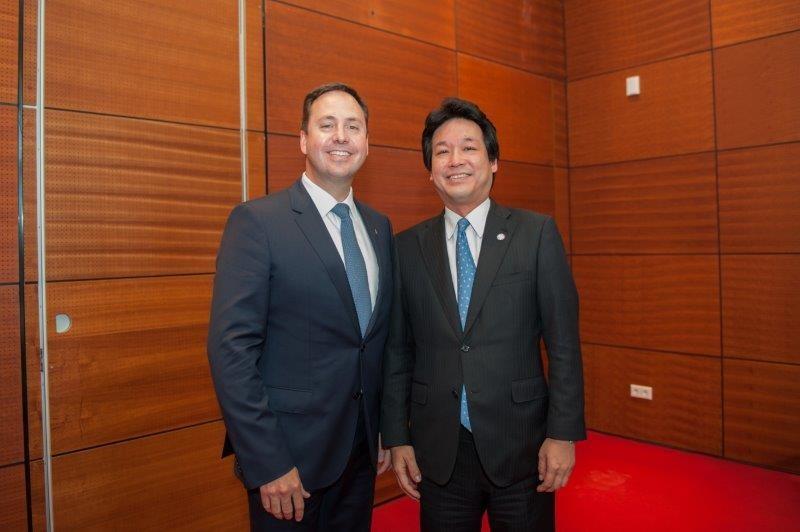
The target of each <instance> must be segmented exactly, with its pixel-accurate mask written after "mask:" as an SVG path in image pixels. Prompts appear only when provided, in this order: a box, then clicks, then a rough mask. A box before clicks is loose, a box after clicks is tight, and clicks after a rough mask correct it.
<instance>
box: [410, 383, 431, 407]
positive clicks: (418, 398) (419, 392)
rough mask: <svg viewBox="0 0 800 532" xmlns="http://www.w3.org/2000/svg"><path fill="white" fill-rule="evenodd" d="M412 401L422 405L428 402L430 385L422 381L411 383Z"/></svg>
mask: <svg viewBox="0 0 800 532" xmlns="http://www.w3.org/2000/svg"><path fill="white" fill-rule="evenodd" d="M411 401H412V402H414V403H417V404H420V405H424V404H425V403H427V402H428V385H427V384H422V383H421V382H412V383H411Z"/></svg>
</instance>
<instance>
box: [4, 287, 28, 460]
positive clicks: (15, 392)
mask: <svg viewBox="0 0 800 532" xmlns="http://www.w3.org/2000/svg"><path fill="white" fill-rule="evenodd" d="M18 292H19V289H18V287H17V286H16V285H6V286H0V316H2V321H0V427H2V430H0V466H3V465H6V464H12V463H17V462H22V461H23V460H24V459H25V454H24V448H23V445H24V443H23V425H22V421H23V420H22V372H21V371H20V340H19V332H20V321H19V297H18Z"/></svg>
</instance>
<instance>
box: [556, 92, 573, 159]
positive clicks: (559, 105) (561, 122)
mask: <svg viewBox="0 0 800 532" xmlns="http://www.w3.org/2000/svg"><path fill="white" fill-rule="evenodd" d="M552 87H553V142H554V143H555V145H554V146H553V164H554V165H556V166H561V167H563V168H566V167H567V166H569V145H568V142H569V138H568V136H567V131H568V128H567V84H566V82H564V83H553V85H552Z"/></svg>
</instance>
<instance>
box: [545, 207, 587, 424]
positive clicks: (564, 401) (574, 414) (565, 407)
mask: <svg viewBox="0 0 800 532" xmlns="http://www.w3.org/2000/svg"><path fill="white" fill-rule="evenodd" d="M538 256H539V259H538V264H537V290H536V292H537V297H538V305H539V310H540V313H541V320H542V337H543V339H544V342H545V346H546V347H547V356H548V362H549V368H548V369H549V371H548V373H549V379H548V380H549V387H550V401H549V409H548V413H547V437H548V438H553V439H557V440H583V439H585V438H586V428H585V424H584V417H583V415H584V404H583V366H582V362H581V347H580V335H579V332H578V291H577V289H576V288H575V282H574V281H573V279H572V272H571V270H570V267H569V264H568V263H567V257H566V254H565V252H564V245H563V243H562V242H561V236H560V234H559V233H558V229H557V228H556V224H555V222H554V221H553V219H552V218H548V219H547V220H546V221H545V223H544V226H543V228H542V234H541V240H540V242H539V255H538Z"/></svg>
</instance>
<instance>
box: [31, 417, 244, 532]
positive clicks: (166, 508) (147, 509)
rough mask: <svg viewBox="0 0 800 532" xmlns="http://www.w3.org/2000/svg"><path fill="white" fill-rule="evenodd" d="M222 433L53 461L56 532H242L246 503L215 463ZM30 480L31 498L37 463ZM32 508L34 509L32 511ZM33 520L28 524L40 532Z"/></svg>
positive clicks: (196, 433)
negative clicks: (57, 530)
mask: <svg viewBox="0 0 800 532" xmlns="http://www.w3.org/2000/svg"><path fill="white" fill-rule="evenodd" d="M223 434H224V428H223V426H222V422H216V423H208V424H203V425H199V426H197V427H193V428H190V429H185V430H178V431H172V432H167V433H164V434H158V435H155V436H148V437H145V438H139V439H135V440H131V441H129V442H124V443H119V444H115V445H106V446H103V447H98V448H95V449H90V450H87V451H81V452H78V453H72V454H68V455H64V456H58V457H56V458H55V459H54V460H53V478H55V479H58V481H57V482H56V483H55V487H54V493H53V506H54V509H55V515H54V520H55V522H56V523H58V525H57V526H58V527H59V529H60V530H87V531H105V530H109V529H124V530H137V531H145V530H147V531H160V530H215V531H217V530H219V531H227V530H230V531H241V530H246V529H247V524H248V517H247V497H246V493H245V490H244V488H243V487H242V485H241V484H240V483H239V481H238V480H237V479H236V478H235V477H234V476H233V469H232V465H231V460H230V459H227V460H220V450H221V445H222V441H223ZM33 465H34V466H35V467H32V471H31V477H32V484H33V486H34V490H33V491H34V493H39V489H37V488H38V487H37V486H36V483H39V484H41V474H42V470H41V462H34V464H33ZM36 503H37V501H34V506H35V505H36ZM40 518H41V517H40V515H38V514H36V513H35V514H34V522H35V523H36V525H37V526H34V529H37V530H38V529H40V528H39V527H40V526H41V525H42V523H41V522H40V521H39V519H40Z"/></svg>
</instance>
